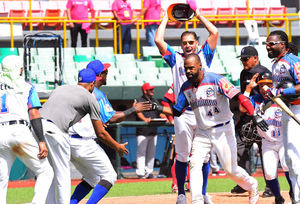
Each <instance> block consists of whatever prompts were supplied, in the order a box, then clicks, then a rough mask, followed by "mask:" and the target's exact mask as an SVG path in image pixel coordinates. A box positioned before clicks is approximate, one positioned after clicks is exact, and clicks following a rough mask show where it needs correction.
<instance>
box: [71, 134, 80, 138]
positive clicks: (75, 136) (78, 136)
mask: <svg viewBox="0 0 300 204" xmlns="http://www.w3.org/2000/svg"><path fill="white" fill-rule="evenodd" d="M71 137H72V138H82V137H81V136H80V135H78V134H74V135H71Z"/></svg>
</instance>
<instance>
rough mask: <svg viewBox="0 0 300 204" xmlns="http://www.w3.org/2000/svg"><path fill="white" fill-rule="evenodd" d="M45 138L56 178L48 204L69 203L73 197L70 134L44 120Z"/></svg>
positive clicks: (50, 191)
mask: <svg viewBox="0 0 300 204" xmlns="http://www.w3.org/2000/svg"><path fill="white" fill-rule="evenodd" d="M42 123H43V128H44V133H45V140H46V143H47V147H48V150H49V160H50V164H51V165H52V168H53V171H54V179H53V182H52V184H51V187H50V189H49V193H48V196H47V204H68V203H70V197H71V173H70V159H71V147H70V140H69V135H68V134H67V133H64V132H62V131H61V130H60V129H59V128H58V127H57V126H56V125H55V124H54V123H52V122H49V121H47V120H42Z"/></svg>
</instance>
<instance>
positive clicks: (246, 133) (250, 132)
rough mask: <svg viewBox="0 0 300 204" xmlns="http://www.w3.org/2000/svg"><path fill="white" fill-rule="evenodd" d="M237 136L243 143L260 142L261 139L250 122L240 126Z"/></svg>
mask: <svg viewBox="0 0 300 204" xmlns="http://www.w3.org/2000/svg"><path fill="white" fill-rule="evenodd" d="M239 135H240V138H241V140H242V141H243V142H244V143H253V142H260V141H261V137H260V135H259V134H258V132H257V128H256V126H255V125H254V124H253V122H252V120H251V121H249V122H247V123H245V124H244V125H242V128H241V130H240V134H239Z"/></svg>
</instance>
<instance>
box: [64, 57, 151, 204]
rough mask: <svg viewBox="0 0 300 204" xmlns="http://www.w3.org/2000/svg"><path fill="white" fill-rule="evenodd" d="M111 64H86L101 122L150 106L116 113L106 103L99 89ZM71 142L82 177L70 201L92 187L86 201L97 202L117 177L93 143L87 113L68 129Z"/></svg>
mask: <svg viewBox="0 0 300 204" xmlns="http://www.w3.org/2000/svg"><path fill="white" fill-rule="evenodd" d="M109 66H110V64H102V62H101V61H99V60H95V61H92V62H90V63H89V64H88V65H87V68H88V69H92V70H93V71H94V72H95V74H96V75H97V80H96V82H95V88H94V91H93V94H94V95H95V96H96V98H97V101H98V104H99V106H100V116H101V120H102V122H103V123H104V124H105V123H107V122H109V123H113V122H120V121H122V120H124V119H125V117H126V116H128V115H130V114H131V113H135V112H140V111H144V110H148V109H150V108H151V107H152V105H151V104H149V103H134V106H133V107H132V108H130V109H128V110H125V111H123V112H116V111H115V110H114V109H113V108H112V106H111V104H110V103H109V101H108V99H107V98H106V95H105V94H104V93H103V92H102V91H100V87H101V86H102V85H106V78H107V74H108V70H107V68H108V67H109ZM69 135H70V137H71V138H70V144H71V162H72V163H73V164H74V166H75V167H76V168H77V169H78V170H79V172H80V173H81V174H82V176H83V179H82V182H81V183H80V184H78V185H77V187H76V189H75V191H74V193H73V195H72V196H71V201H70V204H76V203H78V202H79V201H80V200H82V199H83V198H84V197H85V196H86V195H87V194H88V193H89V192H90V191H91V190H92V189H93V188H94V190H93V193H92V195H91V197H90V198H89V200H88V201H87V203H89V204H92V203H98V202H99V201H100V200H101V199H102V198H103V197H104V196H105V195H106V194H107V192H108V191H109V190H110V188H111V187H112V185H113V184H114V182H115V181H116V180H117V174H116V172H115V170H114V168H113V166H112V164H111V162H110V160H109V158H108V156H107V155H106V153H105V151H104V150H103V149H102V148H101V147H100V146H99V145H98V144H97V143H96V142H95V140H94V139H95V138H96V134H95V131H94V129H93V125H92V123H91V119H90V116H89V115H86V116H85V117H84V118H82V119H81V121H79V122H78V123H76V124H75V125H73V126H72V127H71V128H70V129H69Z"/></svg>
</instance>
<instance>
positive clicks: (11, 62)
mask: <svg viewBox="0 0 300 204" xmlns="http://www.w3.org/2000/svg"><path fill="white" fill-rule="evenodd" d="M1 65H2V71H3V72H19V71H20V69H21V68H23V60H22V58H21V57H19V56H17V55H8V56H6V57H4V59H3V60H2V63H1Z"/></svg>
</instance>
